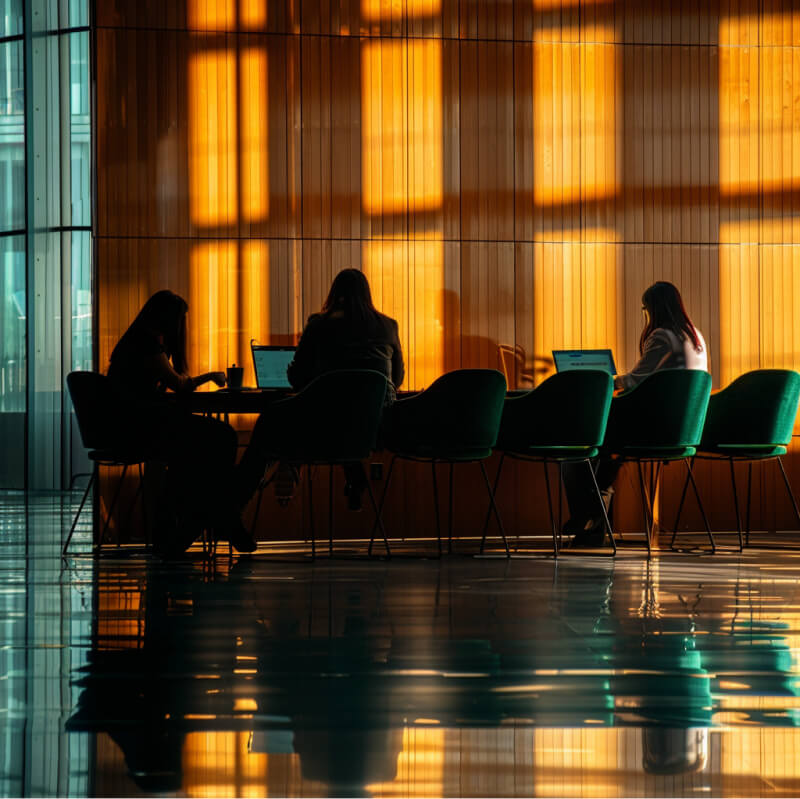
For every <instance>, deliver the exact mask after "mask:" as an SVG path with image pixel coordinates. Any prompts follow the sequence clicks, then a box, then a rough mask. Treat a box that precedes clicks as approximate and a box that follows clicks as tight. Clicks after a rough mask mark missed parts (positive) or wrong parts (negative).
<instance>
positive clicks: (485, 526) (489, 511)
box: [479, 452, 506, 555]
mask: <svg viewBox="0 0 800 799" xmlns="http://www.w3.org/2000/svg"><path fill="white" fill-rule="evenodd" d="M505 461H506V454H505V452H503V453H502V454H501V455H500V463H499V464H498V466H497V474H496V475H495V477H494V493H495V495H496V494H497V486H498V485H500V472H502V471H503V464H504V463H505ZM491 517H492V503H491V502H490V503H489V505H488V507H487V508H486V519H485V520H484V522H483V537H482V538H481V548H480V550H479V551H480V554H481V555H483V548H484V546H485V545H486V534H487V533H488V532H489V519H491Z"/></svg>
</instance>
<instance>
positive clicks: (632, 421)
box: [605, 369, 711, 452]
mask: <svg viewBox="0 0 800 799" xmlns="http://www.w3.org/2000/svg"><path fill="white" fill-rule="evenodd" d="M710 394H711V375H710V374H709V373H708V372H702V371H700V370H697V369H663V370H661V371H658V372H654V373H653V374H652V375H650V376H649V377H647V378H645V379H644V380H642V382H641V383H639V385H637V386H636V387H635V388H633V389H631V390H630V391H627V392H625V393H624V394H622V395H620V396H618V397H615V398H614V400H613V401H612V403H611V413H610V414H609V419H608V429H607V431H606V441H605V446H606V448H607V449H610V450H611V451H613V452H619V451H621V450H622V449H625V448H636V449H639V450H647V449H653V450H668V449H672V450H676V451H677V450H681V449H685V448H687V447H696V446H697V445H698V444H699V443H700V436H701V435H702V431H703V423H704V421H705V418H706V411H707V410H708V399H709V396H710Z"/></svg>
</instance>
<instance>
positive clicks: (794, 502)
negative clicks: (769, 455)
mask: <svg viewBox="0 0 800 799" xmlns="http://www.w3.org/2000/svg"><path fill="white" fill-rule="evenodd" d="M777 461H778V466H779V467H780V469H781V474H782V475H783V483H784V485H785V486H786V491H787V492H788V493H789V499H791V500H792V507H793V508H794V515H795V518H796V519H797V523H798V525H800V510H798V508H797V500H796V499H795V498H794V492H793V491H792V486H791V484H790V483H789V477H788V475H787V474H786V469H784V467H783V461H782V460H781V459H780V458H777Z"/></svg>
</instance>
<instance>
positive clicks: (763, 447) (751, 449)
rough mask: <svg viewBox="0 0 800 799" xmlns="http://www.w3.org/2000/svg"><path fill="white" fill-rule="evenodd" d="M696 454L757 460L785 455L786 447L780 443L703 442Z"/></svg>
mask: <svg viewBox="0 0 800 799" xmlns="http://www.w3.org/2000/svg"><path fill="white" fill-rule="evenodd" d="M698 454H701V455H706V454H708V455H718V456H719V457H725V458H751V459H752V460H759V459H761V458H775V457H777V456H778V455H785V454H786V447H784V446H782V445H780V444H716V445H714V446H708V445H705V444H704V445H703V446H702V448H699V449H698Z"/></svg>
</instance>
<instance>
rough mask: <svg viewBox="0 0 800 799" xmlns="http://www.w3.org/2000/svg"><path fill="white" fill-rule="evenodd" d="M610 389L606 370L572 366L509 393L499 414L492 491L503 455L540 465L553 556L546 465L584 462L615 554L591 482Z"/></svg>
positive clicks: (555, 545)
mask: <svg viewBox="0 0 800 799" xmlns="http://www.w3.org/2000/svg"><path fill="white" fill-rule="evenodd" d="M613 392H614V381H613V380H612V379H611V375H610V374H608V372H601V371H595V370H586V371H583V370H574V371H569V372H561V373H559V374H555V375H553V376H552V377H550V378H548V379H547V380H545V381H544V382H543V383H542V384H541V385H540V386H539V387H538V388H535V389H533V390H532V391H529V392H527V393H526V394H523V395H521V396H516V397H510V398H509V399H507V400H506V401H505V405H504V406H503V418H502V421H501V423H500V433H499V435H498V437H497V445H496V446H495V449H496V450H499V451H500V452H501V453H502V454H501V457H500V463H499V464H498V467H497V476H496V477H495V481H494V493H495V494H496V492H497V487H498V485H499V483H500V475H501V473H502V470H503V464H504V463H505V460H506V458H512V459H515V460H523V461H535V462H539V463H541V464H542V470H543V471H544V480H545V488H546V490H547V506H548V509H549V511H550V526H551V528H552V532H553V556H554V557H558V530H557V528H556V520H555V515H554V513H553V500H552V497H551V493H550V477H549V475H548V470H547V466H548V464H551V463H555V464H558V465H559V473H560V469H561V465H562V464H564V463H585V464H586V468H587V470H588V471H589V473H590V474H591V476H592V481H593V482H594V487H595V490H596V492H597V502H598V507H599V508H601V509H602V512H603V519H604V521H605V526H606V532H607V533H608V536H609V540H610V543H611V546H612V548H613V550H614V552H616V544H615V543H614V535H613V533H612V530H611V524H610V522H609V520H608V514H607V513H606V506H605V504H604V503H603V499H602V497H601V495H600V489H599V488H598V486H597V481H596V480H595V475H594V469H593V467H592V459H593V458H596V457H597V455H598V452H599V447H600V445H601V444H602V443H603V439H604V437H605V433H606V424H607V422H608V413H609V409H610V407H611V397H612V394H613ZM490 512H491V507H490V508H489V510H488V511H487V513H486V521H485V522H484V526H483V539H482V541H481V550H482V549H483V544H484V541H485V540H486V532H487V529H488V526H489V520H490Z"/></svg>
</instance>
